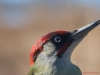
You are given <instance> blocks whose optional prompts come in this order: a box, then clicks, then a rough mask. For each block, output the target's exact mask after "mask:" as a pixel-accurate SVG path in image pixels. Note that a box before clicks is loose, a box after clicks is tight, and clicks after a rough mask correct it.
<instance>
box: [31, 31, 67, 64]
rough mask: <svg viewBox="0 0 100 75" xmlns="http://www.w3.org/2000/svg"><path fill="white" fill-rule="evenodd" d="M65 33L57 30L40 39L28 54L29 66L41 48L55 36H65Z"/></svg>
mask: <svg viewBox="0 0 100 75" xmlns="http://www.w3.org/2000/svg"><path fill="white" fill-rule="evenodd" d="M65 33H66V31H63V30H59V31H55V32H51V33H49V34H47V35H45V36H43V37H42V38H40V39H39V40H38V41H37V42H36V43H35V45H33V46H32V49H31V53H30V65H33V64H34V62H35V59H36V56H37V55H38V54H39V53H40V52H41V51H42V46H43V45H44V44H45V43H46V42H47V41H48V40H49V39H50V38H51V37H52V36H53V35H55V34H60V35H62V34H65Z"/></svg>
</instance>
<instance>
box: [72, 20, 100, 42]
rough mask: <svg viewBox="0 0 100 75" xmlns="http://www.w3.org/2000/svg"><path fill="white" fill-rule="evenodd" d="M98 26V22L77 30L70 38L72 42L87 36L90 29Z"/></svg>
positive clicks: (99, 21)
mask: <svg viewBox="0 0 100 75" xmlns="http://www.w3.org/2000/svg"><path fill="white" fill-rule="evenodd" d="M99 24H100V20H98V21H96V22H94V23H91V24H88V25H86V26H83V27H81V28H79V29H77V30H75V31H74V32H73V33H72V35H71V38H73V39H74V40H77V39H78V38H80V37H82V36H85V35H86V34H88V33H89V32H90V31H91V30H92V29H94V28H95V27H96V26H98V25H99Z"/></svg>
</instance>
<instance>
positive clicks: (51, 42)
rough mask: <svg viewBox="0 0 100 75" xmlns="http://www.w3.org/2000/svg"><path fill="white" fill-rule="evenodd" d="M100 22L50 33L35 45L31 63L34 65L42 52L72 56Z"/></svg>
mask: <svg viewBox="0 0 100 75" xmlns="http://www.w3.org/2000/svg"><path fill="white" fill-rule="evenodd" d="M99 24H100V20H98V21H96V22H94V23H91V24H88V25H86V26H84V27H82V28H79V29H77V30H74V31H72V32H70V31H63V30H59V31H54V32H50V33H48V34H47V35H45V36H43V37H42V38H40V39H39V40H38V41H37V42H36V43H35V45H33V47H32V50H31V53H30V65H33V64H34V63H35V61H36V60H37V58H39V55H41V54H44V55H45V56H47V57H51V56H54V57H55V58H56V59H61V58H67V57H70V56H71V53H72V51H73V50H74V48H75V47H76V46H77V45H78V44H79V43H80V41H81V40H82V39H83V38H84V37H85V36H86V35H87V34H88V33H89V32H90V31H91V30H92V29H93V28H95V27H96V26H97V25H99Z"/></svg>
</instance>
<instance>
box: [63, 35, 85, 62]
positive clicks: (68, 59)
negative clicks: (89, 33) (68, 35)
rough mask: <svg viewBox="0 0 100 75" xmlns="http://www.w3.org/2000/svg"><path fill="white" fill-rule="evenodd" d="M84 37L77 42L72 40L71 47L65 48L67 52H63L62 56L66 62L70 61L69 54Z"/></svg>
mask: <svg viewBox="0 0 100 75" xmlns="http://www.w3.org/2000/svg"><path fill="white" fill-rule="evenodd" d="M85 36H86V35H84V36H82V37H80V38H78V39H77V40H74V41H73V42H72V43H71V45H70V46H69V47H68V48H67V50H66V51H65V53H64V54H63V57H64V58H65V59H67V61H70V59H71V54H72V52H73V50H74V49H75V48H76V46H77V45H78V44H79V43H80V42H81V41H82V40H83V38H84V37H85Z"/></svg>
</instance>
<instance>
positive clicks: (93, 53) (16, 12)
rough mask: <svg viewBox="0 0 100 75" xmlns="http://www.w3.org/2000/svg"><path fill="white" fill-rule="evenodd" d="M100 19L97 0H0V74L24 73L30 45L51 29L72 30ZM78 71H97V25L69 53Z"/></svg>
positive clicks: (99, 52)
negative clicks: (78, 68)
mask: <svg viewBox="0 0 100 75" xmlns="http://www.w3.org/2000/svg"><path fill="white" fill-rule="evenodd" d="M98 19H100V0H0V75H27V72H28V70H29V68H30V64H29V54H30V50H31V47H32V45H33V44H34V43H35V42H36V40H38V39H39V38H40V37H41V36H43V35H45V34H47V33H48V32H51V31H55V30H67V31H70V30H75V29H78V28H80V27H82V26H84V25H86V24H89V23H91V22H94V21H96V20H98ZM71 60H72V62H73V63H74V64H76V65H78V66H79V67H80V69H81V71H82V72H98V73H97V74H96V73H95V74H91V73H83V75H86V74H87V75H100V26H98V27H96V28H95V29H94V30H92V31H91V32H90V33H89V34H88V36H87V37H86V38H85V39H84V40H83V41H82V42H81V43H80V44H79V45H78V46H77V48H76V49H75V50H74V52H73V53H72V59H71Z"/></svg>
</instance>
